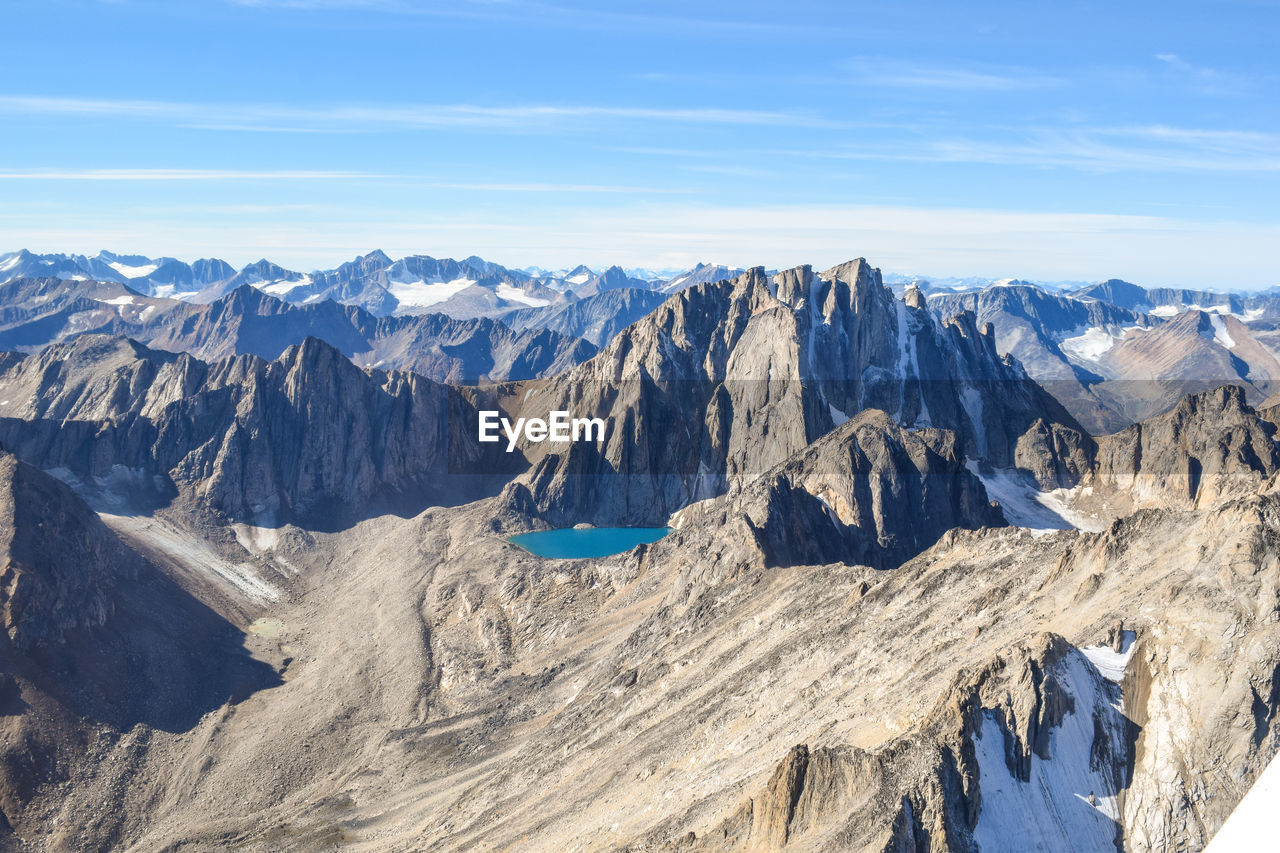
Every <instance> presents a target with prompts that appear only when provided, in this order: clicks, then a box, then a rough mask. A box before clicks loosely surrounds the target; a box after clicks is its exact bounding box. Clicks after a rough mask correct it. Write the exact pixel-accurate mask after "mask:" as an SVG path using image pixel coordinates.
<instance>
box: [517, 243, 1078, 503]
mask: <svg viewBox="0 0 1280 853" xmlns="http://www.w3.org/2000/svg"><path fill="white" fill-rule="evenodd" d="M500 402H501V404H502V405H503V407H504V408H506V409H507V410H508V411H510V412H512V413H515V414H518V415H521V416H545V414H546V412H549V411H553V410H568V411H572V412H573V413H574V414H575V415H576V416H584V417H585V416H598V417H602V418H605V419H606V420H607V421H608V422H609V425H610V428H609V430H608V431H607V434H606V436H605V439H604V441H603V442H601V443H600V444H599V445H588V444H574V445H570V446H569V449H568V450H566V451H563V452H561V453H556V452H553V451H552V450H551V446H550V445H548V444H542V445H528V446H525V447H524V450H525V453H526V455H527V456H529V458H530V459H531V460H532V461H533V462H534V469H533V471H532V472H531V473H530V475H528V476H527V477H526V478H524V479H523V480H522V482H521V483H519V484H517V485H515V486H513V489H512V494H511V499H512V501H513V502H514V503H515V504H517V505H519V506H522V507H526V508H529V509H532V510H534V511H536V512H538V513H543V514H545V517H546V518H547V520H548V521H551V522H552V523H557V524H558V523H561V522H568V523H571V524H572V523H576V522H578V521H583V520H587V521H592V522H595V523H618V522H624V523H650V524H652V523H661V521H663V520H664V519H665V518H666V517H667V515H669V514H670V512H672V511H674V510H676V509H678V508H680V507H682V506H684V505H686V504H688V503H690V502H693V501H696V500H700V499H704V498H707V497H712V496H715V495H717V494H720V493H721V492H722V491H724V490H725V489H726V488H730V487H732V486H733V484H735V483H743V482H746V481H748V480H750V479H751V478H753V477H756V476H759V475H760V474H763V473H764V472H766V471H768V470H770V469H771V468H772V467H774V466H776V465H778V464H780V463H782V462H783V461H784V460H786V459H788V458H790V457H791V456H792V455H793V454H795V453H796V452H798V451H799V450H801V449H802V448H804V447H805V446H807V445H808V444H810V443H811V442H813V441H814V440H815V439H817V438H818V437H820V436H822V435H824V434H826V433H827V432H829V431H831V430H832V429H833V428H834V427H835V426H836V425H837V424H839V423H843V422H844V421H846V420H847V419H848V415H849V414H853V413H857V412H860V411H862V410H864V409H868V408H877V409H880V410H882V411H885V412H887V413H888V414H889V415H890V416H892V417H893V418H894V419H895V420H896V421H897V422H899V423H901V424H903V425H906V426H936V427H942V428H947V429H951V430H952V431H953V432H954V433H955V435H956V437H957V444H958V447H959V448H960V450H961V452H963V454H964V455H966V456H968V457H969V458H974V459H984V460H987V461H989V462H990V463H991V464H994V465H996V466H998V467H1010V466H1013V465H1015V464H1017V455H1018V454H1017V447H1018V443H1019V441H1020V440H1022V436H1023V435H1024V434H1026V433H1027V432H1028V430H1036V431H1037V432H1043V431H1044V430H1046V429H1051V428H1049V427H1047V426H1046V424H1056V425H1058V431H1057V433H1056V435H1057V440H1055V441H1053V442H1049V443H1047V444H1046V445H1045V446H1046V447H1047V448H1048V449H1049V451H1050V456H1049V457H1048V458H1047V459H1045V460H1037V461H1036V465H1035V469H1034V471H1033V473H1034V474H1035V475H1036V476H1037V477H1038V478H1041V479H1042V481H1043V482H1044V483H1045V485H1050V486H1051V487H1057V486H1059V485H1068V484H1071V483H1073V482H1075V481H1076V480H1077V479H1078V478H1079V476H1080V475H1081V474H1083V473H1084V472H1085V471H1087V470H1088V466H1089V458H1090V453H1091V450H1092V443H1091V441H1090V440H1089V439H1088V437H1087V436H1085V435H1084V434H1083V431H1082V430H1081V429H1080V428H1079V426H1078V425H1076V424H1075V422H1074V421H1073V420H1072V418H1071V417H1070V415H1068V414H1067V413H1066V411H1065V410H1064V409H1063V408H1062V407H1061V406H1060V405H1059V404H1058V403H1057V402H1056V401H1055V400H1054V399H1053V398H1052V397H1050V396H1049V395H1048V394H1046V393H1045V392H1044V391H1043V390H1042V389H1041V388H1039V386H1037V385H1036V384H1035V382H1034V381H1032V380H1031V379H1030V378H1029V377H1028V376H1027V375H1026V373H1025V372H1024V371H1023V370H1022V368H1021V367H1020V366H1019V365H1018V364H1017V363H1016V362H1015V361H1012V360H1007V359H1003V358H1001V357H1000V356H998V355H997V354H996V350H995V342H994V339H993V337H992V336H991V335H990V334H989V333H986V334H984V333H982V332H979V330H978V329H977V327H976V326H975V324H974V321H973V317H972V315H968V314H964V315H961V316H959V317H957V318H954V319H951V320H948V321H944V322H942V323H939V322H937V321H935V320H934V319H933V318H932V317H931V316H930V314H929V313H928V311H927V310H926V309H924V308H910V307H908V306H907V305H905V304H903V303H902V302H899V301H897V300H895V299H894V298H893V295H892V293H891V292H890V291H889V290H888V288H886V287H884V286H883V285H882V284H881V283H880V280H879V273H878V272H877V271H875V270H872V269H871V268H870V267H869V266H867V264H866V263H865V262H864V261H861V260H859V261H852V262H850V263H848V264H844V265H842V266H840V267H836V268H834V269H831V270H828V271H827V272H825V273H823V274H821V275H815V274H814V273H813V272H812V270H810V269H809V268H808V267H799V268H797V269H794V270H788V271H785V272H782V273H779V274H777V275H776V276H774V277H772V278H770V277H768V276H766V275H765V274H764V272H763V270H760V269H755V270H751V271H749V272H747V273H745V274H743V275H742V276H740V277H738V278H737V279H735V280H734V281H732V282H729V281H723V282H719V283H716V284H706V285H699V286H697V287H694V288H690V289H689V290H686V291H682V292H681V293H679V294H676V295H675V296H673V297H671V298H670V299H668V301H667V302H666V303H664V304H663V305H662V306H661V307H659V308H658V309H657V310H655V311H654V312H653V313H652V314H650V315H648V316H647V317H645V318H644V319H642V320H640V321H639V322H637V323H635V324H634V325H632V326H631V327H629V328H628V329H627V330H626V331H624V332H623V333H622V334H620V335H619V336H618V337H617V338H615V339H614V340H613V341H612V342H611V343H610V344H609V346H608V347H606V348H605V349H604V350H603V351H602V352H601V353H600V354H599V355H597V356H596V357H594V358H593V359H591V360H590V361H588V362H586V363H584V364H582V365H580V366H579V367H576V368H574V369H573V370H572V371H570V372H569V373H567V374H565V375H564V376H562V377H558V378H556V379H555V380H552V381H549V382H546V383H539V384H533V385H517V386H513V387H512V389H510V391H509V393H508V394H507V396H505V397H504V398H503V399H502V400H501V401H500ZM618 475H621V476H618Z"/></svg>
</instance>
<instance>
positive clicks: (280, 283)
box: [254, 275, 311, 296]
mask: <svg viewBox="0 0 1280 853" xmlns="http://www.w3.org/2000/svg"><path fill="white" fill-rule="evenodd" d="M310 283H311V276H309V275H304V276H303V277H302V278H300V279H297V280H295V281H289V280H288V279H283V280H277V281H273V282H270V283H267V282H258V283H257V284H255V285H254V287H256V288H258V289H259V290H261V291H262V292H263V293H270V294H271V295H272V296H284V295H285V294H287V293H288V292H289V291H291V290H293V289H294V288H295V287H304V286H306V285H308V284H310Z"/></svg>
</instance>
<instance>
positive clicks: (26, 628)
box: [0, 452, 137, 649]
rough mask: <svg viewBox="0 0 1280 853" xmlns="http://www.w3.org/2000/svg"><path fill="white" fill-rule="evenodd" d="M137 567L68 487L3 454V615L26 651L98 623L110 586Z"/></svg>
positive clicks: (0, 534)
mask: <svg viewBox="0 0 1280 853" xmlns="http://www.w3.org/2000/svg"><path fill="white" fill-rule="evenodd" d="M136 571H137V565H136V559H135V558H134V557H133V556H132V555H130V554H128V553H127V552H126V550H125V548H124V547H123V546H121V544H120V542H119V541H118V540H117V539H116V537H115V536H114V534H112V533H111V531H109V530H108V529H107V528H106V527H105V526H104V525H103V524H102V522H101V521H99V520H98V517H97V516H96V515H94V513H93V512H92V511H91V510H90V509H89V508H88V507H87V506H85V504H84V502H83V501H82V500H80V498H78V497H76V495H75V494H74V493H73V492H72V491H71V489H70V488H68V487H67V486H66V485H64V484H63V483H61V482H59V481H57V480H55V479H53V478H52V477H50V476H49V475H47V474H45V473H43V472H41V471H39V470H37V469H36V468H33V467H32V466H30V465H27V464H25V463H23V462H20V461H19V460H18V459H16V458H15V457H14V456H12V455H11V454H9V453H4V452H0V620H2V624H3V628H4V630H5V632H6V633H7V636H8V641H9V642H11V643H13V644H14V645H15V646H16V647H18V648H19V649H28V648H31V647H32V646H36V645H43V644H49V643H57V642H59V641H60V640H61V639H62V636H63V632H65V631H67V630H70V629H73V628H78V627H89V626H94V625H101V624H102V623H103V622H104V621H106V618H107V616H108V615H109V614H110V610H111V603H110V602H111V599H110V594H109V590H110V588H111V587H112V586H114V585H115V584H116V583H117V582H118V581H120V580H124V579H128V578H129V577H132V576H133V575H134V574H136Z"/></svg>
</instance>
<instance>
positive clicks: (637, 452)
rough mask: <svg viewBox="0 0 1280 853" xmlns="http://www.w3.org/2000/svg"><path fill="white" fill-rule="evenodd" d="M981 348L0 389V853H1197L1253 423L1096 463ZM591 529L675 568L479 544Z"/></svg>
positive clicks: (1130, 441)
mask: <svg viewBox="0 0 1280 853" xmlns="http://www.w3.org/2000/svg"><path fill="white" fill-rule="evenodd" d="M995 341H996V333H995V331H994V330H991V329H984V328H980V327H979V326H978V324H977V322H976V321H975V319H974V317H973V316H972V315H971V314H961V315H959V316H958V317H955V318H947V319H945V320H939V319H937V318H935V317H934V316H933V315H932V314H931V313H930V311H929V310H928V308H927V305H926V304H925V297H924V296H923V294H920V293H918V292H917V293H914V294H913V293H908V294H907V297H906V299H905V300H900V299H895V298H894V297H893V296H892V294H891V293H890V292H889V290H888V289H887V288H885V287H884V286H883V285H882V284H881V282H880V277H879V272H878V271H877V270H874V269H873V268H871V267H870V266H869V265H868V264H866V263H865V262H851V263H849V264H845V265H841V266H840V267H836V268H833V269H831V270H828V271H826V272H823V273H814V272H813V271H812V270H810V269H809V268H807V267H802V268H797V269H796V270H790V271H785V272H783V273H779V274H777V275H776V276H768V275H766V274H765V273H764V272H763V271H762V270H751V271H748V272H746V273H744V274H742V275H741V276H738V277H737V278H735V279H733V280H731V281H724V282H709V283H702V284H698V285H696V286H694V287H691V288H689V289H686V290H682V291H680V292H678V293H675V294H673V295H672V296H671V297H669V299H668V300H667V301H666V302H665V303H664V304H663V305H662V306H660V307H659V308H658V309H657V310H656V311H654V312H653V313H651V314H649V315H647V316H645V317H644V318H642V319H640V320H638V321H637V322H636V323H635V324H633V325H631V326H630V327H628V328H627V329H625V330H624V331H622V332H621V333H620V334H619V335H618V336H616V337H614V338H613V339H612V340H611V341H610V342H609V343H608V344H607V345H605V346H604V347H603V348H602V349H601V351H600V352H599V353H598V354H596V355H595V356H593V357H592V358H590V359H588V360H585V361H583V362H582V363H581V364H579V365H577V366H575V367H571V368H569V369H568V370H567V371H566V372H565V373H563V374H561V375H560V376H557V377H553V378H550V379H546V380H525V381H523V382H511V383H505V384H502V385H485V386H482V387H468V388H457V387H454V386H451V385H446V384H440V383H436V382H432V381H430V380H428V379H426V378H423V377H420V376H415V375H413V374H410V373H400V372H395V371H391V372H384V371H382V370H372V369H360V368H358V367H356V366H354V365H353V364H352V363H351V362H350V361H349V360H348V359H347V358H345V357H344V356H343V355H342V353H341V352H340V351H338V350H336V349H334V348H332V347H330V346H327V345H325V344H322V343H321V342H319V341H315V340H306V341H304V342H302V343H300V344H299V345H297V346H293V347H290V348H288V349H287V350H285V351H283V353H282V354H281V355H280V356H279V358H277V359H275V360H272V361H267V360H264V359H261V358H257V357H255V356H247V355H242V356H231V357H228V358H223V359H211V360H209V361H203V360H200V359H198V358H196V357H194V356H191V355H186V354H183V355H174V354H171V353H163V352H158V351H156V350H151V349H148V348H146V347H143V346H142V345H140V344H137V343H135V342H131V341H127V340H125V339H122V338H116V337H106V336H83V337H77V338H75V339H74V340H72V341H70V342H66V343H58V344H54V345H52V346H50V347H48V348H46V349H44V350H43V351H41V352H39V353H34V354H30V355H7V356H4V357H3V360H0V401H2V402H0V445H2V446H3V448H4V451H5V452H4V454H3V456H0V548H2V550H0V573H2V574H0V580H2V581H3V583H2V584H0V615H2V616H3V618H4V624H5V628H6V632H7V633H6V635H5V637H4V638H0V671H2V673H3V675H2V676H0V812H2V815H3V819H2V821H0V847H3V848H4V849H12V850H49V851H55V850H56V851H62V850H77V851H78V850H129V851H197V850H200V851H203V850H224V849H236V850H254V851H280V850H291V851H315V850H353V851H416V850H460V851H461V850H521V851H525V850H530V851H539V850H542V851H564V850H582V851H586V850H630V851H642V850H643V851H694V850H700V851H701V850H705V851H710V850H742V851H747V850H752V851H755V850H831V851H835V850H876V851H908V850H919V851H924V850H955V851H962V850H988V851H989V850H1032V849H1037V850H1116V849H1125V850H1198V849H1202V848H1203V846H1204V845H1205V844H1206V843H1207V842H1208V841H1209V839H1210V838H1211V837H1212V836H1213V834H1214V832H1215V831H1216V830H1217V829H1218V828H1219V827H1220V826H1221V825H1222V823H1223V821H1224V820H1225V819H1226V817H1227V816H1228V815H1229V814H1230V813H1231V811H1232V809H1233V808H1234V806H1235V804H1236V803H1237V802H1238V801H1239V800H1240V798H1241V797H1242V796H1243V795H1244V793H1245V792H1246V791H1247V790H1248V788H1249V786H1250V784H1251V782H1252V781H1253V780H1254V779H1255V778H1257V777H1258V775H1259V774H1260V773H1261V772H1262V770H1263V769H1264V768H1265V767H1266V766H1267V764H1268V763H1269V762H1270V760H1271V758H1272V756H1273V755H1274V754H1275V753H1276V751H1277V750H1278V749H1280V741H1278V740H1277V738H1278V737H1280V735H1278V734H1277V732H1276V726H1275V720H1276V715H1277V712H1278V711H1280V558H1278V556H1277V555H1278V554H1280V442H1278V441H1277V420H1280V416H1278V415H1277V413H1276V412H1277V409H1276V408H1274V406H1268V405H1267V404H1263V405H1262V406H1260V407H1258V408H1256V409H1255V408H1254V407H1253V406H1251V405H1250V402H1249V396H1248V395H1247V394H1246V390H1245V389H1243V388H1239V387H1232V386H1226V387H1221V388H1212V389H1209V390H1206V391H1203V392H1200V393H1197V394H1194V395H1190V396H1186V397H1184V398H1183V399H1181V400H1180V401H1177V403H1176V405H1173V406H1172V407H1171V408H1170V409H1169V410H1168V411H1164V412H1162V413H1160V414H1157V415H1154V416H1152V417H1150V418H1147V419H1145V420H1143V421H1141V422H1140V423H1137V424H1135V425H1133V426H1130V427H1127V428H1125V429H1123V430H1121V431H1119V432H1117V433H1114V434H1112V435H1105V436H1093V435H1090V434H1089V433H1088V431H1086V430H1085V429H1083V428H1082V427H1081V426H1080V425H1079V423H1077V422H1076V421H1075V419H1074V418H1072V416H1071V415H1070V414H1068V413H1067V411H1066V409H1065V408H1063V406H1062V405H1060V404H1059V403H1058V401H1056V400H1055V399H1053V397H1052V396H1050V395H1049V394H1048V393H1046V392H1045V391H1044V390H1043V389H1042V388H1041V387H1040V386H1039V385H1037V384H1036V383H1035V382H1034V381H1033V380H1032V379H1031V378H1030V377H1029V376H1028V375H1027V373H1026V371H1025V369H1024V368H1023V367H1022V365H1021V364H1020V363H1019V362H1018V361H1017V360H1016V359H1013V358H1007V357H1003V356H1001V355H999V354H998V353H997V348H996V343H995ZM1269 402H1273V401H1269ZM489 404H492V405H495V406H499V407H501V408H502V409H503V411H505V412H508V413H510V414H513V415H515V414H528V415H531V414H533V413H535V412H536V411H543V412H545V411H547V410H549V409H551V408H554V407H568V408H572V409H574V410H575V411H576V412H579V413H583V414H585V413H592V414H595V413H599V414H601V415H605V416H607V417H608V418H609V419H610V431H609V433H608V434H607V436H606V438H605V440H604V441H602V442H601V443H600V444H599V445H592V446H586V445H575V446H573V448H572V449H570V450H568V451H567V452H565V451H558V450H557V449H556V448H554V447H553V446H551V445H548V444H542V445H539V446H534V445H532V444H530V443H528V442H526V443H525V444H524V445H522V446H521V447H520V448H519V452H518V453H515V454H511V455H507V454H501V452H500V449H499V450H498V451H495V454H497V455H494V454H489V455H486V454H488V453H489V448H488V446H482V445H476V444H474V443H470V442H469V441H468V439H469V437H470V436H471V435H472V432H471V430H472V423H473V419H474V417H475V412H476V410H477V408H480V407H483V406H486V405H489ZM482 447H483V448H484V452H483V453H482V452H481V448H482ZM588 521H590V522H595V523H620V522H621V523H650V524H652V523H659V524H669V525H670V526H671V527H672V528H673V531H672V532H671V534H670V535H668V536H666V537H665V538H663V539H661V540H659V541H657V542H655V543H653V544H650V545H642V546H639V547H637V548H635V549H632V550H631V551H629V552H626V553H623V554H618V555H616V556H612V557H604V558H598V559H578V560H560V559H546V558H541V557H537V556H534V555H533V554H530V553H529V552H527V551H525V550H523V549H521V548H519V547H517V546H516V545H514V544H512V543H510V542H509V541H507V537H509V536H510V535H512V534H515V533H520V532H524V531H529V530H536V529H547V528H550V527H561V526H571V525H572V524H574V523H580V522H588Z"/></svg>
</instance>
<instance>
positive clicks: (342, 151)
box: [0, 0, 1280, 287]
mask: <svg viewBox="0 0 1280 853" xmlns="http://www.w3.org/2000/svg"><path fill="white" fill-rule="evenodd" d="M3 10H4V20H5V25H4V27H3V29H2V30H0V121H3V124H4V134H3V141H0V233H2V234H3V236H2V237H0V251H3V250H9V249H13V248H18V247H27V248H31V249H33V250H37V251H78V252H95V251H97V250H98V249H100V248H111V249H113V250H115V251H137V252H142V253H146V254H151V255H159V254H166V255H174V256H177V257H182V258H187V259H191V258H194V257H199V256H209V255H216V256H220V257H224V258H226V259H227V260H229V261H231V262H232V263H234V264H237V265H238V264H242V263H245V262H248V261H251V260H256V259H257V258H259V257H262V256H266V257H270V258H272V259H274V260H278V261H279V262H281V263H285V264H286V265H291V266H294V267H297V268H302V269H311V268H314V267H320V266H328V265H331V264H333V263H336V262H339V261H342V260H346V259H349V258H350V257H352V256H354V255H355V254H357V253H362V252H365V251H368V250H370V249H372V248H382V249H384V250H386V251H387V252H388V253H390V254H392V255H401V254H408V253H414V252H421V253H426V254H433V255H436V256H456V257H461V256H465V255H469V254H473V253H474V254H479V255H482V256H484V257H486V258H489V259H491V260H495V261H498V262H500V263H506V264H511V265H517V266H523V265H525V264H540V265H543V266H572V265H574V264H577V263H579V262H585V263H588V264H592V265H596V266H599V265H602V264H605V263H612V262H616V263H621V264H624V265H628V266H639V265H647V266H654V267H683V266H687V265H689V264H691V263H693V262H695V261H699V260H705V261H716V262H724V263H729V264H735V265H740V266H747V265H754V264H765V265H768V266H775V267H781V266H790V265H793V264H797V263H814V264H815V265H825V264H829V263H834V262H837V261H840V260H844V259H847V258H849V257H855V256H865V257H867V258H868V259H870V260H871V261H872V262H873V263H875V264H877V265H879V266H881V267H883V268H885V269H886V270H893V271H899V272H918V273H926V274H933V275H986V276H992V277H1000V276H1021V277H1029V278H1040V279H1096V278H1102V277H1110V276H1118V277H1124V278H1128V279H1130V280H1134V281H1138V282H1141V283H1144V284H1152V285H1156V284H1179V285H1196V286H1215V287H1255V286H1267V285H1273V284H1280V266H1278V265H1277V262H1276V255H1277V253H1276V251H1275V247H1276V246H1280V213H1278V210H1280V206H1278V205H1277V201H1276V199H1277V198H1278V197H1280V194H1278V192H1277V191H1278V190H1280V58H1277V56H1278V53H1280V52H1278V51H1277V49H1276V48H1277V42H1278V40H1280V39H1278V38H1277V37H1278V35H1280V2H1275V0H1250V1H1249V2H1245V1H1244V0H1240V1H1239V2H1218V3H1213V4H1205V3H1178V2H1173V3H1160V4H1155V3H1114V2H1111V3H1093V2H1089V3H1081V2H1059V3H1053V4H1041V3H1003V4H994V3H986V4H981V3H963V4H961V3H954V2H947V3H943V2H938V3H888V2H885V3H852V2H809V0H796V1H795V2H789V3H785V4H783V3H756V2H734V3H730V2H705V3H692V2H686V3H678V2H643V3H640V2H636V3H624V2H617V3H592V4H585V3H579V4H574V3H567V2H547V3H543V2H525V0H474V1H473V2H465V0H464V1H463V2H431V0H240V1H239V2H214V0H210V2H163V3H162V2H151V0H116V2H97V0H93V2H91V1H90V0H45V2H41V3H26V2H22V3H5V4H4V6H3Z"/></svg>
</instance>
